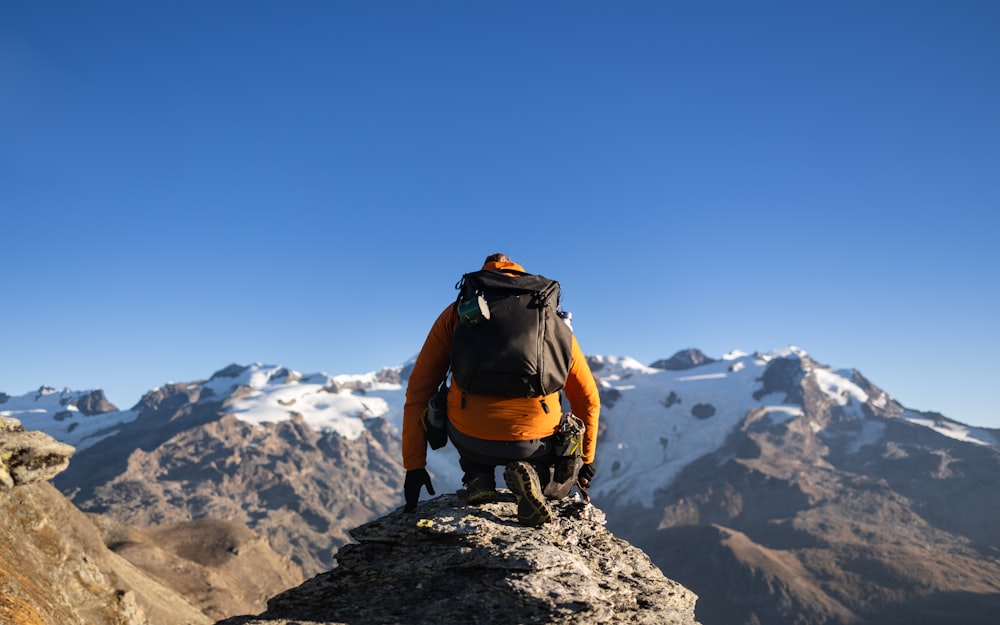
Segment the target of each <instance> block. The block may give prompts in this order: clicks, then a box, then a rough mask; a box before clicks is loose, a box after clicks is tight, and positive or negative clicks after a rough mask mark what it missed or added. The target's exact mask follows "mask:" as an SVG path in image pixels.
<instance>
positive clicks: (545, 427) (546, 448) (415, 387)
mask: <svg viewBox="0 0 1000 625" xmlns="http://www.w3.org/2000/svg"><path fill="white" fill-rule="evenodd" d="M483 270H487V271H494V272H503V273H504V274H507V275H511V276H519V275H524V274H525V271H524V269H523V268H522V267H521V266H520V265H518V264H517V263H514V262H512V261H511V260H510V259H508V258H507V256H505V255H504V254H492V255H490V256H488V257H487V258H486V261H485V263H484V264H483ZM515 282H516V280H515ZM459 323H460V320H459V312H458V306H457V304H455V303H453V304H451V305H449V306H448V307H447V308H445V310H444V311H443V312H442V313H441V314H440V315H439V316H438V318H437V321H435V322H434V325H433V327H432V328H431V331H430V333H429V334H428V335H427V339H426V341H425V342H424V345H423V347H422V348H421V350H420V354H419V355H418V356H417V361H416V363H415V364H414V366H413V371H412V372H411V373H410V380H409V383H408V385H407V388H406V403H405V405H404V408H403V466H404V467H405V468H406V480H405V484H404V494H405V499H406V509H407V510H412V509H414V508H415V507H416V505H417V500H418V499H419V495H420V488H421V487H426V488H427V491H428V493H430V494H432V495H433V494H434V490H433V486H432V485H431V480H430V476H429V475H428V473H427V471H426V469H425V465H426V461H427V438H426V433H425V430H424V427H423V424H422V422H421V417H422V415H423V413H424V410H426V408H427V402H428V400H429V399H430V398H431V396H432V395H433V394H434V393H435V392H437V390H438V387H439V385H440V383H441V381H442V380H444V378H445V375H446V374H447V373H448V371H449V368H450V366H451V365H452V345H453V338H454V336H455V332H456V328H458V327H459ZM483 323H490V321H488V320H487V321H484V322H483ZM560 332H561V333H564V335H568V338H567V339H566V341H565V345H566V349H571V353H570V354H569V356H570V360H569V369H568V374H567V375H566V380H565V385H564V387H563V388H562V389H561V391H562V392H563V393H565V395H566V398H567V399H568V401H569V405H570V408H571V410H572V413H573V414H574V415H576V416H577V417H579V419H580V420H582V421H583V424H584V425H585V426H586V430H585V432H584V435H583V441H582V450H581V453H580V459H581V460H582V465H581V464H580V463H579V462H577V463H576V465H575V466H573V467H572V468H573V469H574V470H577V471H578V474H577V475H575V476H574V477H575V478H576V481H578V482H579V484H580V485H581V486H583V487H586V486H588V485H589V484H590V481H591V480H592V479H593V477H594V453H595V448H596V441H597V423H598V418H599V414H600V399H599V396H598V391H597V383H596V382H595V381H594V376H593V374H592V373H591V371H590V367H589V366H588V364H587V361H586V359H585V358H584V355H583V352H582V351H581V350H580V346H579V344H578V343H577V341H576V338H575V337H574V336H573V335H572V332H571V331H565V330H562V328H560ZM559 390H560V389H554V391H552V392H549V393H547V394H543V395H541V396H535V397H525V396H521V397H510V396H503V395H488V394H476V393H471V392H468V391H467V390H465V389H462V388H460V387H459V386H458V384H457V383H456V382H455V380H454V378H453V379H452V381H451V385H450V390H449V393H448V402H447V405H448V426H447V427H448V435H449V438H450V439H451V441H452V443H453V444H454V445H455V448H456V449H457V450H458V452H459V456H460V461H459V464H460V466H461V468H462V470H463V472H464V476H463V478H462V482H463V484H464V488H463V489H462V490H460V491H459V492H458V493H457V495H458V497H459V498H460V499H461V500H463V501H465V502H466V503H470V504H476V503H485V502H487V501H495V500H497V499H498V498H499V493H497V491H496V476H495V468H496V467H497V466H504V467H505V470H504V480H505V482H506V484H507V486H508V487H509V488H510V489H511V491H512V492H513V493H514V496H515V498H516V499H517V504H518V520H519V521H520V522H521V523H523V524H525V525H541V524H543V523H547V522H549V521H551V520H552V510H551V508H550V506H549V504H548V503H547V501H546V493H545V488H546V486H547V484H548V482H550V481H551V479H552V472H553V467H554V465H555V464H556V462H557V460H558V459H559V458H557V457H556V451H555V448H554V447H555V446H554V442H555V435H556V432H557V430H558V429H559V426H560V422H561V420H562V409H561V405H560V396H559ZM568 483H569V484H570V485H572V480H570V481H569V482H568ZM567 493H568V488H566V489H564V490H562V491H561V492H552V491H551V490H550V492H549V493H548V494H549V496H553V497H559V496H565V495H566V494H567Z"/></svg>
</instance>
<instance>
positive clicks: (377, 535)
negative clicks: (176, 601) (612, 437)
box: [218, 491, 697, 625]
mask: <svg viewBox="0 0 1000 625" xmlns="http://www.w3.org/2000/svg"><path fill="white" fill-rule="evenodd" d="M501 492H502V493H503V495H504V499H503V500H502V501H500V502H497V503H492V504H485V505H482V506H476V507H472V506H465V505H463V504H462V503H461V502H459V501H458V500H457V499H456V498H455V497H454V495H442V496H440V497H437V498H435V499H432V500H430V501H425V502H421V504H420V507H419V508H418V509H417V511H416V512H413V513H405V512H402V511H401V509H400V510H397V511H395V512H393V513H390V514H388V515H386V516H384V517H382V518H380V519H377V520H375V521H372V522H370V523H367V524H365V525H362V526H360V527H357V528H355V529H354V530H352V531H351V535H352V536H353V538H354V539H355V540H357V541H358V543H357V544H349V545H345V546H344V547H342V548H341V549H340V551H339V553H338V554H337V556H336V559H337V561H338V563H339V566H338V568H336V569H334V570H332V571H329V572H327V573H323V574H320V575H317V576H316V577H314V578H312V579H310V580H309V581H307V582H305V583H304V584H302V585H301V586H298V587H297V588H293V589H291V590H288V591H286V592H284V593H282V594H280V595H278V596H276V597H274V598H273V599H271V600H270V601H269V602H268V609H267V611H266V612H264V613H263V614H261V615H259V616H256V617H253V616H241V617H235V618H230V619H226V620H224V621H220V622H219V624H218V625H290V624H291V623H297V624H301V625H307V624H314V625H321V624H322V625H338V624H343V625H389V624H400V625H402V624H404V623H405V624H413V623H435V624H436V625H449V624H459V623H461V624H462V625H500V624H508V623H520V624H524V625H531V624H542V623H545V624H563V623H607V624H618V623H631V624H640V623H648V624H649V625H653V624H656V625H682V624H683V625H695V624H696V622H695V618H694V606H695V602H696V600H697V597H696V596H695V595H694V594H693V593H692V592H691V591H689V590H687V589H686V588H684V587H683V586H681V585H680V584H678V583H677V582H674V581H672V580H669V579H667V578H666V577H664V576H663V574H662V573H661V572H660V570H659V569H658V568H656V567H655V566H654V565H653V564H652V562H651V561H650V560H649V558H648V557H647V556H646V554H645V553H643V552H642V551H640V550H639V549H637V548H635V547H633V546H632V545H630V544H629V543H627V542H626V541H623V540H621V539H618V538H616V537H615V536H614V535H612V534H611V533H610V532H608V531H607V529H606V528H605V527H604V521H605V519H604V513H603V512H601V511H600V510H599V509H597V508H595V507H594V506H592V505H589V504H585V503H583V502H582V501H580V500H578V499H576V500H574V499H567V500H563V501H561V502H558V503H557V504H556V505H555V506H554V507H555V509H556V512H557V515H556V517H557V518H556V520H555V521H554V522H553V523H551V524H549V525H546V526H544V527H542V528H540V529H534V528H526V527H523V526H521V525H519V524H518V523H517V521H516V518H515V506H514V503H513V497H512V496H511V495H510V494H509V492H507V491H501Z"/></svg>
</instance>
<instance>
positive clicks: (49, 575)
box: [0, 417, 302, 625]
mask: <svg viewBox="0 0 1000 625" xmlns="http://www.w3.org/2000/svg"><path fill="white" fill-rule="evenodd" d="M73 451H74V450H73V447H72V446H70V445H66V444H64V443H60V442H58V441H56V440H54V439H52V438H51V437H49V436H48V435H46V434H43V433H41V432H37V431H27V430H25V429H24V428H23V427H22V426H21V425H20V423H19V422H18V421H17V420H16V419H9V418H5V417H0V623H3V624H4V625H53V624H56V623H58V624H59V625H208V624H209V623H212V622H214V621H215V620H217V619H219V618H223V617H225V616H229V615H232V614H240V613H244V612H246V611H247V610H253V609H263V607H264V605H265V604H264V600H265V599H266V598H268V597H270V596H272V595H273V594H274V593H275V592H278V591H279V590H282V589H285V588H288V587H289V586H291V585H294V584H296V583H299V582H300V581H301V580H302V573H301V571H300V570H299V569H298V568H297V567H295V566H294V565H293V564H292V563H291V562H290V561H289V560H288V559H287V558H284V557H281V556H278V555H277V554H276V553H275V552H274V551H273V550H272V549H271V547H270V545H268V544H267V542H266V541H265V540H263V539H261V538H260V537H259V536H258V535H256V534H254V533H253V532H251V531H250V530H249V529H247V528H246V527H245V526H242V525H239V524H237V523H233V522H230V521H219V520H209V519H203V520H199V521H193V522H188V523H180V524H174V525H164V526H160V527H155V528H146V527H130V526H125V525H122V524H120V523H118V522H116V521H113V520H111V519H109V518H107V517H104V516H100V515H93V514H90V515H88V514H85V513H84V512H81V511H80V510H79V509H77V508H76V507H75V506H74V505H73V504H72V503H70V502H69V501H68V500H67V499H66V497H65V496H64V495H62V494H61V493H59V492H58V491H57V490H56V489H55V488H54V487H53V486H52V485H51V484H49V483H48V482H47V480H49V479H52V478H53V477H54V476H56V475H57V474H58V473H59V472H60V471H63V470H64V469H65V468H66V466H67V465H68V464H69V463H70V458H71V455H72V454H73Z"/></svg>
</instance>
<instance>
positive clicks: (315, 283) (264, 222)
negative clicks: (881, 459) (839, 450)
mask: <svg viewBox="0 0 1000 625" xmlns="http://www.w3.org/2000/svg"><path fill="white" fill-rule="evenodd" d="M998 209H1000V3H997V2H993V1H970V0H959V1H956V2H945V1H943V0H941V1H935V2H921V1H912V0H905V1H884V0H880V1H876V2H871V1H846V2H845V1H836V2H834V1H809V2H801V1H795V2H753V1H751V2H743V1H739V2H736V1H733V2H694V1H690V2H641V1H640V2H588V1H579V0H575V1H571V2H519V1H506V2H499V1H482V2H478V1H477V2H458V1H455V2H378V1H365V2H360V1H359V2H319V1H316V2H226V1H213V2H192V1H171V2H70V1H66V2H51V1H45V0H38V1H28V0H8V1H6V2H3V3H2V4H0V215H2V223H0V229H2V230H0V255H2V257H3V264H2V269H0V391H4V392H6V393H8V394H18V395H19V394H22V393H25V392H28V391H29V390H33V389H35V388H37V387H38V386H40V385H42V384H47V385H52V386H57V387H63V386H69V387H71V388H74V389H87V388H103V389H105V391H106V392H107V394H108V396H109V398H110V399H111V400H112V401H113V402H115V403H117V404H119V405H120V406H121V407H129V406H131V405H132V404H133V403H134V402H135V401H137V400H138V399H139V397H140V395H141V394H142V393H143V392H144V391H146V390H148V389H150V388H153V387H155V386H157V385H159V384H162V383H164V382H167V381H189V380H195V379H199V378H204V377H207V376H209V375H211V374H212V373H213V372H214V371H216V370H218V369H220V368H222V367H224V366H226V365H227V364H229V363H232V362H237V363H244V364H246V363H251V362H256V361H260V362H264V363H269V364H283V365H286V366H289V367H292V368H295V369H298V370H300V371H303V372H305V373H312V372H318V371H325V372H327V373H330V374H338V373H362V372H366V371H371V370H375V369H378V368H381V367H383V366H393V365H398V364H402V363H403V362H404V361H405V360H407V359H408V358H410V357H412V356H413V355H415V354H416V353H417V351H418V350H419V348H420V345H421V343H422V342H423V339H424V336H425V335H426V332H427V329H428V328H429V326H430V324H431V322H432V321H433V319H434V318H435V316H436V315H437V314H438V312H439V311H440V310H441V309H442V308H443V307H444V306H445V305H446V304H447V303H448V302H449V301H450V300H451V299H452V298H453V297H454V294H455V292H454V290H453V288H452V287H453V286H454V283H455V282H456V281H457V279H458V278H459V276H460V275H461V273H463V272H465V271H469V270H473V269H476V268H478V266H479V264H480V263H481V261H482V259H483V257H484V256H485V255H486V254H488V253H490V252H494V251H505V252H506V253H508V254H509V255H510V256H511V257H512V258H514V259H515V260H517V261H519V262H521V263H522V264H524V265H525V266H526V267H527V269H528V270H530V271H534V272H538V273H542V274H545V275H547V276H550V277H553V278H557V279H559V280H560V281H561V282H562V284H563V288H564V302H565V303H566V305H567V307H568V308H569V309H571V310H572V312H573V313H574V319H575V327H576V331H577V336H578V338H579V339H580V342H581V345H582V346H583V348H584V351H586V352H587V353H590V354H604V355H625V356H631V357H633V358H636V359H637V360H639V361H642V362H645V363H650V362H652V361H654V360H656V359H658V358H662V357H667V356H669V355H671V354H672V353H673V352H675V351H676V350H678V349H682V348H687V347H699V348H701V349H702V350H704V351H705V352H706V353H707V354H709V355H710V356H715V357H718V356H721V355H722V354H723V353H725V352H727V351H729V350H730V349H734V348H736V349H741V350H745V351H754V350H761V351H769V350H772V349H776V348H782V347H785V346H788V345H797V346H799V347H801V348H803V349H805V350H807V351H808V352H809V353H810V354H811V355H812V356H813V357H814V358H816V359H817V360H819V361H820V362H823V363H826V364H830V365H833V366H836V367H842V368H851V367H853V368H857V369H858V370H860V371H861V372H862V373H863V374H865V375H866V376H867V377H869V379H871V380H872V381H873V382H874V383H875V384H877V385H879V386H881V387H883V388H884V389H885V390H886V391H888V392H889V393H890V394H892V395H893V396H895V397H896V398H897V399H899V400H900V401H901V402H903V403H904V404H905V405H907V406H910V407H913V408H917V409H923V410H937V411H941V412H943V413H945V414H946V415H947V416H950V417H952V418H955V419H958V420H960V421H963V422H965V423H969V424H973V425H986V426H991V427H1000V403H998V401H997V396H996V390H995V389H996V388H997V387H998V385H997V380H998V379H1000V364H998V360H1000V329H998V321H997V320H998V319H1000V314H998V310H1000V244H998V240H997V239H998V235H1000V227H998V220H1000V217H998V212H1000V210H998Z"/></svg>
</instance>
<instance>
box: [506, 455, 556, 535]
mask: <svg viewBox="0 0 1000 625" xmlns="http://www.w3.org/2000/svg"><path fill="white" fill-rule="evenodd" d="M503 479H504V481H505V482H507V488H509V489H510V490H511V492H513V493H514V498H515V499H516V500H517V522H518V523H520V524H521V525H528V526H530V527H534V526H536V525H542V524H544V523H548V522H550V521H552V508H550V507H549V504H548V502H547V501H545V497H544V496H543V495H542V487H541V484H539V482H538V473H536V472H535V469H534V467H532V466H531V465H530V464H528V463H527V462H522V461H518V462H512V463H510V464H508V465H507V468H506V469H504V472H503Z"/></svg>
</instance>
